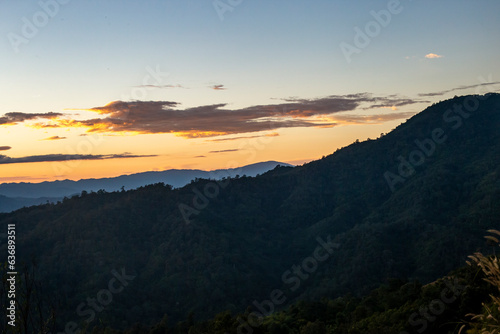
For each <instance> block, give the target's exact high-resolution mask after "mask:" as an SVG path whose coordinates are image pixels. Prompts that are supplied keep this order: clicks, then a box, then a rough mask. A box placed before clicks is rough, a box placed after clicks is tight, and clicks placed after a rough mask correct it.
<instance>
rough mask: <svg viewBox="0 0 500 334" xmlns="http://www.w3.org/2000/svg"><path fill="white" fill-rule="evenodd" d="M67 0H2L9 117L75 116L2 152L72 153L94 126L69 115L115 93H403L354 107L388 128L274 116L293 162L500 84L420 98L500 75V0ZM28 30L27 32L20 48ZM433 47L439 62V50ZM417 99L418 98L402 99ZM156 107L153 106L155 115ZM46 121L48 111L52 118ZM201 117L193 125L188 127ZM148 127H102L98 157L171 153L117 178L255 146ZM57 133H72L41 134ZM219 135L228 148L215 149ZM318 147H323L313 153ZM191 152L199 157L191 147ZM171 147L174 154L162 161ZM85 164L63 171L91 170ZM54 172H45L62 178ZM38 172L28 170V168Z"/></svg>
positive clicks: (198, 163)
mask: <svg viewBox="0 0 500 334" xmlns="http://www.w3.org/2000/svg"><path fill="white" fill-rule="evenodd" d="M55 1H56V0H45V1H44V0H42V1H41V2H38V1H29V2H28V1H0V17H1V20H0V35H1V36H2V38H1V39H0V41H1V42H0V59H1V62H0V73H2V75H1V80H0V91H1V92H2V103H0V117H2V115H6V114H8V113H12V112H19V113H26V114H46V113H49V112H54V113H60V114H63V116H61V117H62V118H64V119H65V120H66V123H64V122H61V121H59V120H57V119H56V120H55V121H56V123H57V122H58V125H57V126H52V127H43V128H42V129H41V128H40V127H38V128H36V127H35V128H33V126H32V125H33V124H30V123H29V120H28V121H24V120H23V121H19V122H18V121H16V122H14V123H13V124H11V123H9V124H6V125H4V126H2V127H0V131H1V133H0V146H8V147H11V149H9V150H7V151H6V152H3V153H4V154H5V155H8V156H9V157H22V156H30V155H48V154H64V153H67V152H64V150H65V147H66V146H68V145H70V146H71V145H73V146H76V145H78V141H81V140H82V136H81V135H82V134H85V133H86V132H85V131H87V132H88V130H89V129H91V128H89V127H88V126H87V127H85V126H81V124H80V123H79V125H78V126H75V125H74V124H72V125H71V126H66V125H67V121H68V120H78V121H82V120H88V119H92V118H95V117H96V110H89V109H91V108H102V107H104V106H106V105H108V104H109V103H111V102H113V101H133V100H139V101H169V102H175V103H176V105H175V109H176V110H187V109H190V108H197V107H203V106H210V105H222V107H221V108H225V109H228V110H233V111H239V112H242V110H244V109H245V108H249V107H252V106H257V105H258V106H271V105H280V108H281V104H284V103H287V101H285V100H287V99H288V100H290V99H291V100H293V101H295V103H299V104H300V103H303V101H304V100H308V101H313V100H314V101H315V100H316V99H321V98H326V97H331V96H337V97H339V96H343V97H345V96H347V95H349V94H361V93H366V94H370V95H371V96H372V97H375V98H376V100H377V101H379V100H380V99H385V100H384V103H385V104H387V103H389V104H390V103H391V102H390V101H388V100H387V99H388V97H390V96H397V99H394V101H393V102H394V106H393V108H392V109H391V108H387V107H386V108H384V109H379V108H371V107H370V106H368V107H369V108H368V109H364V108H362V105H359V108H354V109H351V110H345V111H342V112H343V113H345V112H347V113H349V112H350V113H351V114H352V115H354V114H357V115H360V114H363V115H370V114H381V113H383V114H385V115H390V114H391V113H393V114H394V117H392V118H391V117H388V118H387V120H385V121H383V122H379V123H376V124H374V122H372V121H370V122H368V123H367V124H364V125H363V124H356V125H352V124H351V125H350V123H346V122H344V123H342V122H340V121H339V119H338V118H337V119H335V120H333V119H332V118H331V117H330V116H331V115H330V116H329V114H328V112H327V111H321V115H319V114H314V117H316V118H315V121H316V122H319V120H320V118H321V122H326V121H329V122H330V123H332V122H338V125H342V126H331V127H330V128H328V129H325V128H324V127H319V126H318V127H311V126H310V125H307V126H306V127H301V126H297V127H292V126H288V125H287V126H286V127H279V126H277V127H273V126H270V127H269V131H271V132H269V133H264V135H269V134H270V133H272V135H273V136H275V137H276V140H275V141H273V143H272V144H270V145H269V146H268V148H267V149H263V150H262V151H259V152H258V153H259V154H258V155H257V157H256V159H257V160H259V159H260V160H265V159H269V158H272V157H273V156H274V157H276V159H281V160H286V161H290V162H293V161H299V160H301V159H302V160H304V161H307V160H310V159H314V158H318V157H320V156H321V155H325V154H329V153H331V152H332V151H334V150H335V148H336V147H338V146H342V145H344V144H347V143H349V142H352V141H353V140H354V139H355V138H358V137H361V139H366V138H365V137H368V136H372V135H373V134H375V133H380V132H386V131H390V129H392V128H394V126H395V125H397V124H399V123H401V122H402V121H404V119H405V118H407V117H409V116H408V115H409V114H411V113H416V112H418V111H421V110H422V109H424V108H425V107H426V106H427V105H429V104H431V103H433V102H436V101H439V100H442V99H446V98H449V97H452V96H453V95H463V94H469V93H474V92H481V93H484V92H487V91H498V90H499V85H498V84H496V85H495V84H492V85H491V86H481V90H477V89H476V87H471V88H470V89H462V90H458V91H450V92H448V93H444V94H438V95H436V96H432V97H426V98H423V97H422V96H419V95H418V94H421V93H435V92H442V91H447V90H452V89H454V88H458V87H462V86H474V85H478V84H481V83H484V82H493V83H494V82H498V81H500V62H499V61H498V59H499V57H498V56H499V55H500V43H499V42H498V41H499V40H500V38H499V37H500V36H499V32H500V20H499V19H498V14H499V13H500V2H498V1H494V0H478V1H457V0H454V1H450V0H444V1H423V0H422V1H418V0H413V1H411V0H401V1H400V4H399V5H397V1H395V0H392V1H373V0H372V1H356V2H354V1H333V0H329V1H326V0H317V1H298V0H287V1H284V0H252V1H250V0H242V1H239V0H232V1H230V0H217V1H218V2H217V1H212V0H177V1H142V2H139V1H120V2H117V1H77V0H64V1H63V0H59V2H55ZM41 3H43V4H45V5H43V6H42V5H41ZM54 3H57V7H58V8H55V7H54ZM214 3H215V4H218V6H219V8H222V7H220V6H221V4H222V5H224V4H225V6H226V7H225V8H226V9H227V8H230V10H227V11H225V12H223V13H222V12H220V10H219V12H218V11H217V9H216V8H215V7H216V6H214ZM231 3H232V4H233V5H231ZM228 6H229V7H228ZM390 6H395V7H394V8H398V13H397V14H391V16H390V22H388V24H387V25H386V26H382V25H380V24H379V27H378V30H379V31H376V33H375V34H373V36H372V37H369V44H368V45H367V46H366V47H362V48H358V49H359V50H360V52H359V53H356V54H352V56H351V59H350V61H348V60H347V59H346V57H345V55H344V53H343V52H342V49H341V47H340V46H341V44H342V43H348V44H350V45H354V46H355V42H354V41H355V35H356V32H355V28H356V27H358V28H360V29H361V30H362V31H365V30H366V29H365V28H366V27H367V25H369V24H370V22H372V24H373V23H374V22H375V21H374V17H373V16H372V14H371V12H372V11H375V12H378V13H379V12H380V11H387V10H388V7H390ZM43 7H45V8H49V9H48V10H47V9H45V10H44V8H43ZM47 12H48V14H50V15H52V16H53V17H50V18H49V19H48V20H46V21H44V15H45V18H48V17H49V16H50V15H48V14H46V13H47ZM44 13H45V14H44ZM221 18H222V19H221ZM36 20H38V21H36ZM26 22H29V24H34V25H35V28H36V29H37V32H36V33H32V34H31V35H32V36H31V35H29V34H28V35H29V36H27V35H26V33H25V32H26V27H25V26H26V24H27V23H26ZM37 22H38V27H37V26H36V25H37V24H36V23H37ZM23 29H24V30H23ZM28 30H29V29H28ZM23 31H24V34H23ZM31 32H32V31H31ZM16 38H21V39H22V40H23V42H22V43H19V44H17V45H16V44H15V42H14V44H13V42H12V41H13V40H16ZM17 41H19V39H17ZM431 54H434V55H435V56H434V58H432V57H431V56H428V58H426V55H431ZM154 72H156V78H155V75H152V73H154ZM158 79H159V80H158ZM405 99H406V100H411V101H412V102H411V103H403V104H401V105H399V106H398V105H396V104H398V103H401V101H402V100H405ZM301 101H302V102H301ZM363 101H364V102H363V103H365V102H366V98H364V100H363ZM379 104H380V103H379ZM374 105H377V103H372V105H371V106H374ZM148 107H150V105H148ZM285 107H286V108H288V107H290V106H289V105H287V106H283V108H285ZM292 107H293V106H292ZM297 108H298V109H300V108H301V106H297ZM99 110H101V111H102V110H103V109H99ZM144 110H146V109H144ZM144 110H143V111H141V112H144V113H146V111H144ZM148 110H149V109H148ZM245 110H246V109H245ZM301 110H302V109H301ZM115 111H116V110H115ZM104 113H105V114H106V113H109V111H104ZM101 116H102V114H101ZM319 116H321V117H319ZM214 117H215V116H214ZM221 117H225V116H221ZM275 117H278V116H276V115H275ZM287 117H288V116H287ZM291 117H295V116H293V115H292V116H291ZM300 117H302V118H301V119H305V118H304V117H306V116H304V115H303V114H301V116H300ZM329 117H330V118H329ZM36 119H37V120H38V121H40V122H45V121H48V120H47V119H46V117H45V118H44V116H40V117H38V118H36ZM49 120H50V119H49ZM130 120H131V121H134V122H135V121H137V120H136V119H133V118H130ZM343 120H344V121H345V117H344V118H343ZM53 121H54V120H53ZM223 121H224V119H221V122H223ZM260 121H262V119H260ZM176 122H177V121H176ZM318 124H319V123H318ZM30 125H31V126H30ZM52 125H54V124H52ZM192 126H193V125H192V124H191V123H190V124H189V126H188V125H186V127H185V128H183V129H184V130H186V129H187V128H188V127H192ZM75 128H76V129H75ZM138 128H140V126H135V127H134V128H133V130H134V131H132V132H133V133H130V131H129V132H127V131H125V130H123V129H122V130H123V131H122V130H120V131H114V130H112V129H111V130H110V129H109V128H107V129H106V131H104V132H103V133H104V134H105V136H106V144H104V145H100V146H99V147H98V148H96V149H95V150H94V151H93V152H92V154H119V153H123V152H130V153H133V154H138V155H141V154H142V155H158V157H157V158H156V159H153V160H151V158H149V157H148V158H147V159H143V161H145V162H144V163H143V164H140V163H136V164H135V165H134V166H135V167H133V168H132V167H131V168H129V169H126V170H125V169H120V170H116V172H115V174H121V173H127V172H137V171H141V170H147V169H148V168H149V167H151V166H154V167H151V168H156V169H164V168H167V167H193V168H194V167H196V168H204V169H210V168H221V167H224V166H221V164H223V162H224V161H226V160H229V159H231V157H230V155H226V156H225V157H217V158H215V157H213V158H210V157H209V156H205V157H206V159H199V158H197V159H196V160H193V158H192V157H201V156H202V155H205V153H203V152H208V151H215V150H219V148H220V145H222V144H221V143H223V142H224V143H225V144H226V145H227V146H224V147H223V149H225V150H228V151H229V150H231V149H234V150H235V151H233V152H236V150H238V148H235V147H237V146H244V145H242V144H241V140H240V144H237V143H238V140H236V139H235V140H234V141H230V140H228V141H224V140H223V141H219V142H214V141H212V142H209V141H207V139H206V138H205V139H203V140H201V139H196V138H186V135H185V131H184V130H182V131H180V130H178V128H176V129H177V130H176V129H173V128H171V127H167V129H166V130H165V131H156V130H155V131H154V133H151V132H150V130H147V131H146V132H147V133H144V132H141V131H142V128H140V131H139V132H137V129H138ZM131 129H132V128H127V130H131ZM193 129H194V130H193V131H199V132H200V133H201V135H200V136H202V137H207V138H208V137H210V138H212V137H217V138H219V139H224V138H225V136H226V137H227V136H229V137H227V138H232V137H231V136H239V137H250V136H252V135H255V134H262V131H257V130H256V129H253V130H251V131H250V132H246V131H247V130H248V129H246V128H240V129H239V130H235V128H231V130H230V131H229V132H224V131H226V130H221V129H216V130H214V132H213V133H211V134H210V133H208V132H207V131H206V129H205V130H203V131H202V129H200V128H197V127H193ZM381 130H385V131H381ZM179 133H180V135H179ZM183 133H184V134H183ZM249 133H250V134H249ZM117 134H119V135H120V136H119V137H120V138H116V136H115V135H117ZM364 134H366V136H364V137H363V135H364ZM179 136H180V139H179ZM183 136H184V137H183ZM190 136H191V137H193V136H192V134H191V135H190ZM51 137H54V138H56V137H59V138H57V139H61V140H53V141H50V140H49V141H41V139H45V138H51ZM299 137H302V138H304V137H307V138H312V139H310V141H308V142H307V145H305V146H304V148H303V149H300V148H297V147H295V148H297V149H292V147H294V143H295V140H297V138H299ZM160 138H161V141H164V142H166V143H168V145H167V146H168V149H167V148H165V147H161V148H160V147H158V146H155V144H154V143H157V142H158V141H159V140H160ZM330 138H331V140H329V139H330ZM62 139H64V140H62ZM243 140H247V139H243ZM229 142H231V145H233V146H230V145H229ZM325 142H329V143H331V144H328V145H327V144H325ZM137 143H140V144H137ZM215 143H217V144H215ZM134 145H136V146H134ZM210 145H216V149H213V146H210ZM273 145H274V146H276V148H274V150H273ZM311 146H314V147H315V148H316V149H314V150H311V149H310V147H311ZM307 147H309V149H307ZM179 151H181V152H186V151H187V152H191V153H192V154H191V155H189V154H186V155H185V156H183V157H181V154H180V153H179ZM277 152H286V153H283V154H281V153H280V154H277ZM234 154H237V153H234ZM167 155H168V156H169V158H168V163H167V162H166V160H165V159H166V158H160V156H161V157H165V156H167ZM233 158H234V157H233ZM162 159H163V160H162ZM233 160H237V161H238V159H233ZM239 160H241V159H239ZM127 161H128V162H130V161H131V159H127ZM255 162H256V161H255ZM88 163H89V164H90V162H88ZM94 163H95V164H104V163H105V162H103V161H95V162H94ZM39 164H43V162H42V163H39ZM30 165H35V164H30ZM84 165H85V164H84ZM37 166H40V165H37ZM2 168H4V169H5V170H4V171H3V173H4V174H5V175H7V174H8V175H10V176H9V177H15V175H14V174H13V173H14V172H13V171H12V170H11V169H8V168H14V167H13V166H1V165H0V172H2ZM26 168H27V167H26ZM30 168H33V166H31V167H30ZM82 168H87V170H91V169H93V168H94V167H92V168H91V167H89V166H86V165H85V166H84V167H82ZM82 168H76V169H72V171H71V172H68V173H69V174H67V175H61V177H63V178H64V177H71V178H78V177H79V176H81V175H87V174H86V173H85V172H84V171H83V169H82ZM109 168H110V169H111V167H109ZM113 168H115V169H116V166H114V167H113ZM49 169H50V168H49ZM49 169H47V170H45V171H44V172H42V173H41V174H40V175H39V178H40V179H44V178H45V179H53V178H55V176H54V175H53V173H51V172H50V171H49ZM94 169H95V170H99V168H98V167H95V168H94ZM113 170H114V169H113ZM28 171H29V169H28V168H27V169H26V171H25V172H24V174H25V175H22V177H25V176H26V177H27V176H28V175H27V173H28ZM110 173H111V172H109V171H108V172H104V174H106V175H104V174H103V176H107V175H110ZM22 177H21V176H20V179H21V178H22Z"/></svg>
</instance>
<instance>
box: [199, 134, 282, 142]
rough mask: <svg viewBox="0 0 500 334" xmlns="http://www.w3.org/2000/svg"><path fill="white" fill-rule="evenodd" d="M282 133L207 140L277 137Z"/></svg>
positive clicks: (221, 139)
mask: <svg viewBox="0 0 500 334" xmlns="http://www.w3.org/2000/svg"><path fill="white" fill-rule="evenodd" d="M279 135H280V134H279V133H277V132H273V133H269V134H263V135H257V136H239V137H231V138H219V139H207V140H206V141H213V142H220V141H231V140H239V139H251V138H260V137H277V136H279Z"/></svg>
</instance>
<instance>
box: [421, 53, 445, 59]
mask: <svg viewBox="0 0 500 334" xmlns="http://www.w3.org/2000/svg"><path fill="white" fill-rule="evenodd" d="M443 57H444V56H441V55H438V54H435V53H429V54H426V55H425V58H427V59H437V58H443Z"/></svg>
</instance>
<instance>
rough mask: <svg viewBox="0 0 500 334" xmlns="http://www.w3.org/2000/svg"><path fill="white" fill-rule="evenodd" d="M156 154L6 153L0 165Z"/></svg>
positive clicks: (0, 160)
mask: <svg viewBox="0 0 500 334" xmlns="http://www.w3.org/2000/svg"><path fill="white" fill-rule="evenodd" d="M155 156H156V155H134V154H130V153H122V154H106V155H92V154H46V155H32V156H27V157H19V158H11V157H8V156H6V155H1V154H0V165H5V164H19V163H30V162H52V161H69V160H108V159H123V158H144V157H155Z"/></svg>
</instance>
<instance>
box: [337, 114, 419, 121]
mask: <svg viewBox="0 0 500 334" xmlns="http://www.w3.org/2000/svg"><path fill="white" fill-rule="evenodd" d="M416 113H417V112H399V113H390V114H377V115H335V116H333V117H332V120H335V121H337V122H340V123H342V124H380V123H385V122H389V121H395V120H398V119H407V118H410V117H411V116H413V115H415V114H416Z"/></svg>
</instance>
